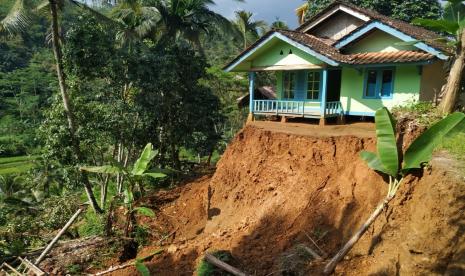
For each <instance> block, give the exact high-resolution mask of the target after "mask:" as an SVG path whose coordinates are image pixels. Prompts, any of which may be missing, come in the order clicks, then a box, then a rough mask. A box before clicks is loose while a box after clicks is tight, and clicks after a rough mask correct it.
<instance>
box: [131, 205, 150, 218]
mask: <svg viewBox="0 0 465 276" xmlns="http://www.w3.org/2000/svg"><path fill="white" fill-rule="evenodd" d="M134 212H137V213H139V214H140V215H143V216H146V217H151V218H153V217H155V213H154V212H153V211H152V209H150V208H147V207H136V208H134Z"/></svg>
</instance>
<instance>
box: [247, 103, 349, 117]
mask: <svg viewBox="0 0 465 276" xmlns="http://www.w3.org/2000/svg"><path fill="white" fill-rule="evenodd" d="M321 104H322V103H321V102H314V101H285V100H284V101H281V100H254V101H253V110H254V113H263V114H270V115H296V116H304V117H305V116H315V117H317V116H321V115H322V114H321ZM324 113H325V116H336V115H339V114H341V113H342V105H341V102H339V101H334V102H327V103H326V106H325V109H324Z"/></svg>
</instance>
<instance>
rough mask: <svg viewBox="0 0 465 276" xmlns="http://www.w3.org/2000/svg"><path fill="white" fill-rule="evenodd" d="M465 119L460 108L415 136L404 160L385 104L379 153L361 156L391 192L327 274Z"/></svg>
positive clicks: (379, 123)
mask: <svg viewBox="0 0 465 276" xmlns="http://www.w3.org/2000/svg"><path fill="white" fill-rule="evenodd" d="M464 119H465V114H464V113H460V112H456V113H453V114H451V115H449V116H447V117H445V118H444V119H442V120H441V121H439V122H437V123H436V124H434V125H433V126H431V127H430V128H429V129H428V130H426V131H425V132H424V133H423V134H421V135H420V136H419V137H418V138H417V139H415V141H414V142H413V143H412V144H411V145H410V146H409V148H408V149H407V151H406V152H405V154H404V156H403V160H401V158H400V155H399V149H398V147H397V139H396V132H395V125H396V122H395V120H394V118H393V117H392V114H391V113H390V112H389V110H388V109H387V108H385V107H384V108H381V109H379V110H377V111H376V115H375V121H376V136H377V153H374V152H368V151H362V152H361V153H360V157H361V158H362V159H363V160H364V161H365V162H367V164H368V166H369V167H370V168H371V169H373V170H375V171H377V172H379V173H381V174H384V175H386V176H388V177H389V186H388V192H387V195H386V197H385V198H384V200H383V202H382V203H381V204H379V205H378V207H377V208H376V210H375V211H374V212H373V213H372V215H371V216H370V218H369V219H368V220H367V221H366V222H365V223H364V224H363V225H362V226H361V227H360V229H359V230H358V231H357V232H356V233H355V235H354V236H353V237H352V238H351V239H350V240H349V241H348V242H347V243H346V244H345V246H344V247H343V248H342V249H341V250H340V251H339V252H338V253H337V254H336V255H335V256H334V257H333V258H332V259H331V261H330V262H329V263H328V264H327V265H326V267H325V269H324V273H325V274H330V273H332V272H333V270H334V268H335V267H336V265H337V264H338V263H339V262H340V261H341V260H342V258H344V256H345V255H346V254H347V253H348V252H349V251H350V250H351V249H352V247H353V246H354V245H355V244H356V243H357V241H358V240H359V239H360V238H361V237H362V236H363V234H364V233H365V232H366V231H367V230H368V228H369V227H370V225H371V224H372V223H373V222H374V221H375V220H376V218H377V217H378V216H379V215H380V214H381V212H382V211H383V210H384V209H385V208H386V207H387V206H388V205H389V203H390V202H391V201H392V200H393V199H394V197H395V195H396V193H397V191H398V189H399V187H400V186H401V184H402V182H403V180H404V178H405V176H407V175H408V174H410V173H411V172H412V171H414V170H418V169H421V168H423V167H424V166H425V165H426V164H428V163H429V162H430V161H431V158H432V156H433V151H434V149H435V148H436V147H437V146H438V145H439V144H440V142H441V141H442V139H443V138H444V136H445V135H447V134H448V133H449V132H450V131H451V130H452V129H454V128H455V127H456V126H457V125H458V124H460V123H461V122H462V121H463V120H464Z"/></svg>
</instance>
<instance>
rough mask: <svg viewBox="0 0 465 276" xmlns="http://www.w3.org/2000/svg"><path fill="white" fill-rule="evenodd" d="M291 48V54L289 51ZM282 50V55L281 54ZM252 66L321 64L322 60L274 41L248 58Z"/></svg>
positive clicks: (282, 42)
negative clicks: (262, 50)
mask: <svg viewBox="0 0 465 276" xmlns="http://www.w3.org/2000/svg"><path fill="white" fill-rule="evenodd" d="M291 50H292V54H289V51H291ZM281 51H283V55H281ZM249 59H250V60H251V61H252V67H267V66H276V65H280V66H281V65H283V66H284V65H321V64H323V62H322V61H320V60H319V59H317V58H315V57H313V56H311V55H309V54H307V53H305V52H304V51H302V50H300V49H298V48H296V47H294V46H292V45H290V44H288V43H286V42H284V41H282V40H278V41H275V42H274V43H273V44H272V46H270V47H268V48H267V49H266V51H264V52H262V53H259V54H257V55H252V57H250V58H249Z"/></svg>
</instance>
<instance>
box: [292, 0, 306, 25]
mask: <svg viewBox="0 0 465 276" xmlns="http://www.w3.org/2000/svg"><path fill="white" fill-rule="evenodd" d="M307 12H308V3H305V4H303V5H302V6H300V7H298V8H297V9H296V10H295V14H296V15H297V19H298V20H299V24H301V25H302V24H303V23H304V22H305V16H306V15H307Z"/></svg>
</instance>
